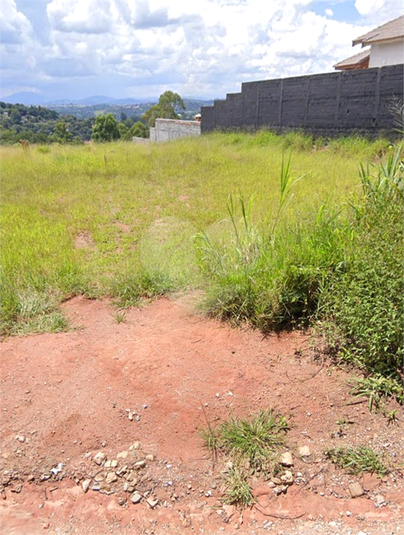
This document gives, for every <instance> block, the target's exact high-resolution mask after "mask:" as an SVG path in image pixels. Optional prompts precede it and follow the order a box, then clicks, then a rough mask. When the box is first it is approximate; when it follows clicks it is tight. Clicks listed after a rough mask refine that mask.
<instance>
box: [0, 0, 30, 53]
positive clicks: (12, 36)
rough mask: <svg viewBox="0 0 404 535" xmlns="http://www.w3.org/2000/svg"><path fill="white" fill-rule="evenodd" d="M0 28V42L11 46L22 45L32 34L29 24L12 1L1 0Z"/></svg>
mask: <svg viewBox="0 0 404 535" xmlns="http://www.w3.org/2000/svg"><path fill="white" fill-rule="evenodd" d="M0 28H1V31H0V42H1V43H6V44H12V45H16V44H22V43H24V42H25V41H26V40H27V39H29V38H30V37H31V35H32V33H33V32H32V26H31V23H30V22H29V20H28V19H27V17H26V16H25V15H24V14H23V13H21V12H20V11H18V10H17V6H16V3H15V1H14V0H2V3H1V11H0Z"/></svg>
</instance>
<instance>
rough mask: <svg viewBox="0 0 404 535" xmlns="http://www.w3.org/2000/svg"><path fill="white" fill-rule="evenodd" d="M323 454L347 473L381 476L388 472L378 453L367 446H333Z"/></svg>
mask: <svg viewBox="0 0 404 535" xmlns="http://www.w3.org/2000/svg"><path fill="white" fill-rule="evenodd" d="M325 455H326V457H327V458H328V459H330V460H331V461H332V462H333V463H334V464H335V465H336V467H337V468H342V469H343V470H346V471H347V472H348V473H349V474H353V475H361V474H363V473H364V472H368V473H370V474H377V475H378V476H383V475H385V474H387V473H388V472H389V469H388V467H387V466H386V465H385V464H384V463H383V459H382V458H381V457H380V455H378V454H377V453H376V452H375V451H373V450H372V449H371V448H369V447H367V446H359V447H357V448H334V449H331V450H328V451H326V452H325Z"/></svg>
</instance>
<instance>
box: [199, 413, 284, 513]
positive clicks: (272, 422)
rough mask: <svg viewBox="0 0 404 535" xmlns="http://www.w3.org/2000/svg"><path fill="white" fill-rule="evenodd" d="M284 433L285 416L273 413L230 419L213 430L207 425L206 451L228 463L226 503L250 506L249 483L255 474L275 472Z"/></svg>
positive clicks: (205, 430) (205, 436)
mask: <svg viewBox="0 0 404 535" xmlns="http://www.w3.org/2000/svg"><path fill="white" fill-rule="evenodd" d="M287 430H288V425H287V422H286V419H285V418H284V416H282V415H280V414H278V413H276V412H274V411H273V410H272V409H269V410H266V411H264V410H262V411H260V412H259V413H258V414H257V415H255V416H252V417H251V418H249V419H244V418H230V419H229V420H228V421H224V422H222V423H221V424H220V425H219V426H217V427H215V428H213V427H212V426H211V425H210V424H208V427H207V428H206V429H203V430H202V432H201V435H202V438H203V440H204V444H205V447H206V448H207V449H208V450H209V452H210V453H211V454H212V456H213V459H214V461H216V460H217V458H218V456H219V455H220V456H225V458H226V459H227V462H228V470H227V471H226V473H225V484H226V491H225V495H224V498H223V499H224V502H225V503H229V504H237V505H241V506H247V505H250V504H251V503H252V499H253V497H252V492H251V487H250V484H249V482H248V479H249V477H250V476H252V475H253V474H254V473H262V474H264V475H266V476H269V475H270V474H271V473H273V472H274V468H275V466H276V458H277V454H278V453H279V450H280V448H281V447H282V446H283V445H284V444H285V440H286V432H287Z"/></svg>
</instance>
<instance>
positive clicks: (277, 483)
mask: <svg viewBox="0 0 404 535" xmlns="http://www.w3.org/2000/svg"><path fill="white" fill-rule="evenodd" d="M272 483H275V485H282V479H280V478H279V477H273V478H272Z"/></svg>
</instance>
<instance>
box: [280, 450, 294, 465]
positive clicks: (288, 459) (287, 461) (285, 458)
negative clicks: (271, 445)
mask: <svg viewBox="0 0 404 535" xmlns="http://www.w3.org/2000/svg"><path fill="white" fill-rule="evenodd" d="M280 462H281V465H282V466H293V457H292V454H291V453H290V451H285V453H283V454H282V456H281V459H280Z"/></svg>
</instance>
